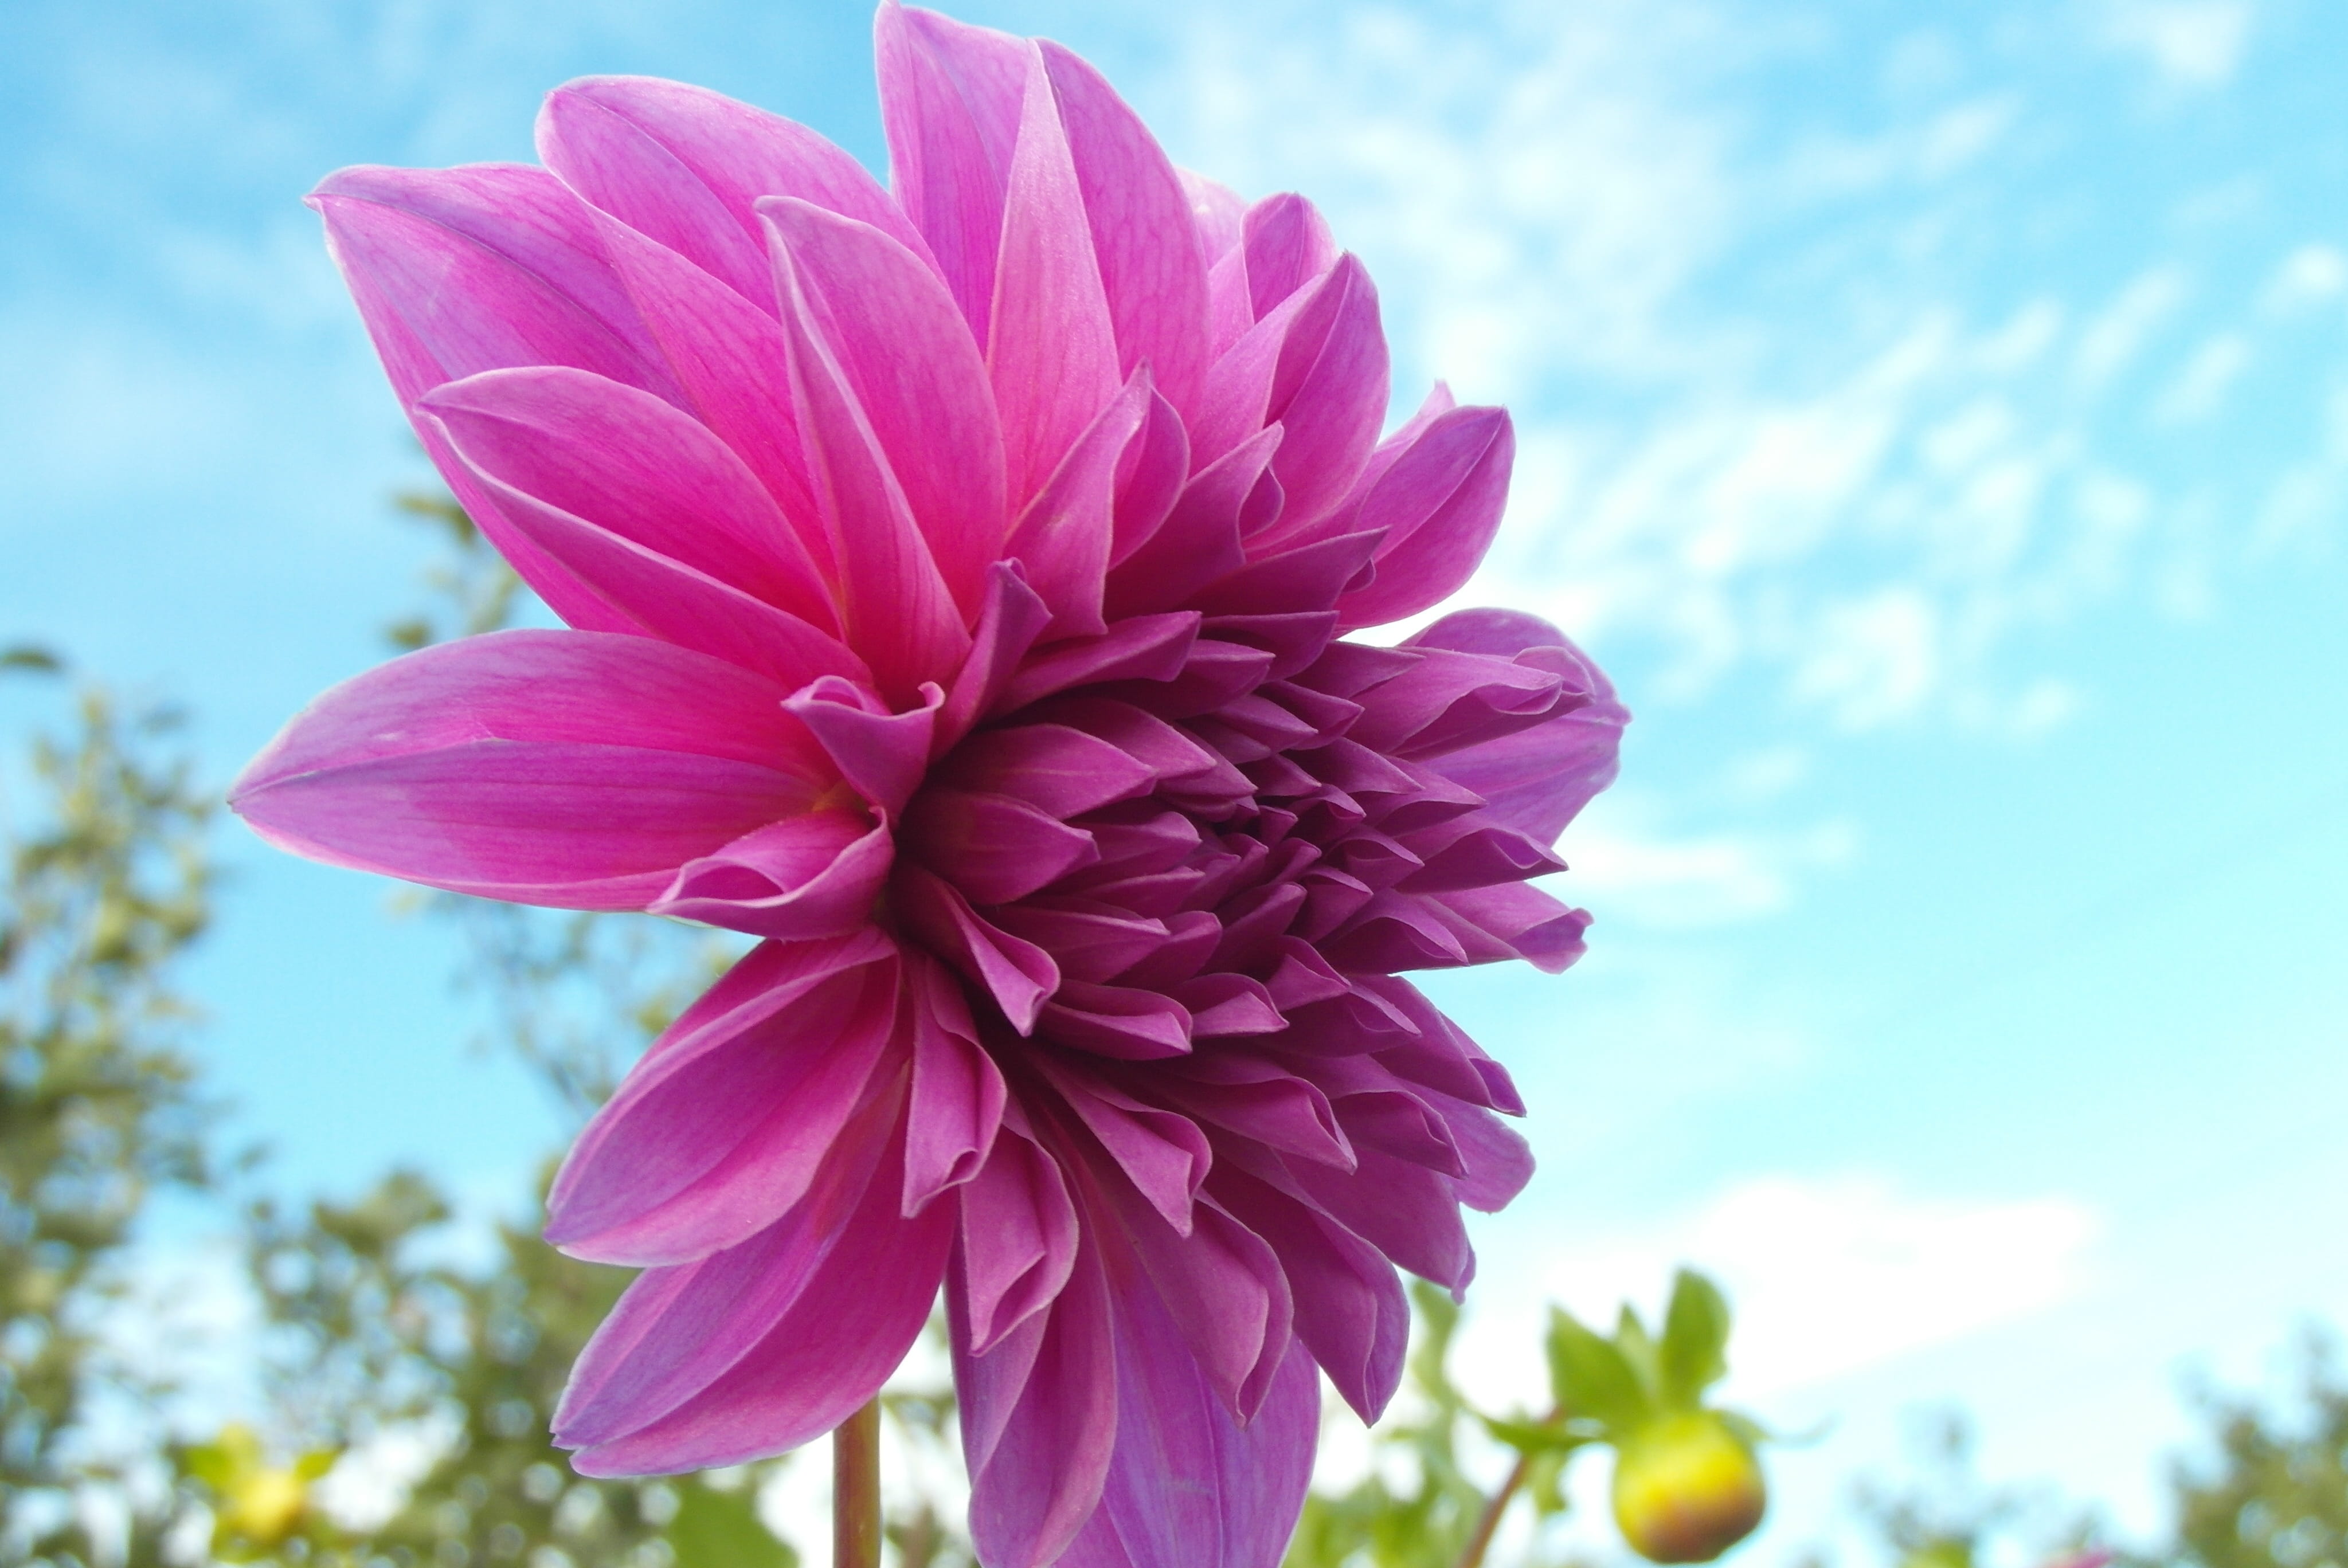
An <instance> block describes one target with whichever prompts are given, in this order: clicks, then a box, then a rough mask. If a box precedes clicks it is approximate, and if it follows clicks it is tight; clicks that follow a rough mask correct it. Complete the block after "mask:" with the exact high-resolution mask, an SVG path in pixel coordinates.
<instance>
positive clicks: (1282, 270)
mask: <svg viewBox="0 0 2348 1568" xmlns="http://www.w3.org/2000/svg"><path fill="white" fill-rule="evenodd" d="M1243 233H1244V239H1243V241H1242V244H1243V250H1244V252H1245V255H1246V258H1247V280H1248V294H1249V303H1250V305H1251V308H1252V309H1253V312H1254V315H1255V319H1256V320H1258V321H1262V319H1263V318H1264V317H1266V316H1268V315H1270V314H1272V312H1273V311H1275V310H1277V309H1278V308H1279V307H1280V304H1281V302H1282V301H1284V300H1286V299H1288V298H1289V297H1290V296H1291V295H1292V294H1294V293H1295V292H1296V291H1297V290H1299V289H1301V288H1303V286H1304V285H1305V284H1306V283H1308V282H1312V281H1313V279H1315V278H1317V277H1319V276H1320V275H1321V274H1322V273H1323V272H1327V271H1328V270H1329V268H1330V266H1331V265H1332V264H1333V263H1334V262H1335V261H1336V260H1337V242H1336V241H1334V240H1333V239H1331V238H1330V237H1329V225H1328V223H1327V222H1326V221H1324V220H1323V218H1322V216H1321V214H1320V211H1319V210H1317V209H1315V208H1314V207H1313V203H1311V202H1310V201H1307V200H1304V198H1303V197H1302V196H1298V195H1296V194H1295V193H1294V192H1292V191H1287V192H1282V194H1280V195H1278V196H1267V197H1265V198H1264V199H1263V200H1261V201H1259V202H1257V203H1256V204H1255V205H1254V206H1252V207H1251V208H1249V209H1248V210H1247V216H1246V219H1245V222H1244V229H1243Z"/></svg>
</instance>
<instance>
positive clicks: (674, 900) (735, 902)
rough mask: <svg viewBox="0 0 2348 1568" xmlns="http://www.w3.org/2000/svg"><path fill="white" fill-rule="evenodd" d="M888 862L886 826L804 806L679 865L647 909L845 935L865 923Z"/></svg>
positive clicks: (797, 936) (730, 923) (774, 931)
mask: <svg viewBox="0 0 2348 1568" xmlns="http://www.w3.org/2000/svg"><path fill="white" fill-rule="evenodd" d="M892 860H893V856H892V854H891V844H890V840H889V830H888V829H887V828H885V827H875V826H874V825H871V824H870V823H869V822H867V821H866V820H865V819H864V817H863V816H862V815H861V814H860V813H854V812H845V811H811V812H808V813H806V814H805V815H799V816H791V817H785V818H784V819H783V820H782V821H780V822H777V823H770V824H768V825H767V826H765V827H762V828H759V829H757V830H756V831H755V832H752V833H747V834H745V835H742V836H741V837H740V838H737V839H736V840H735V841H734V842H733V843H731V844H729V845H726V847H725V848H723V849H720V850H718V851H717V852H716V854H714V855H706V856H703V857H702V858H700V859H699V860H695V861H693V862H692V863H690V864H689V865H687V866H685V867H684V868H683V869H682V870H680V871H679V872H678V873H677V874H676V880H675V883H673V884H671V885H670V886H669V888H668V890H667V891H666V892H664V893H663V894H662V895H661V897H660V898H659V900H658V901H657V902H656V903H654V904H653V905H652V906H651V912H652V913H653V914H655V915H666V916H669V917H673V918H675V919H679V920H699V921H702V922H704V923H705V924H707V925H711V926H720V927H725V928H726V929H727V930H730V931H743V932H747V933H748V934H749V935H751V936H754V937H770V938H778V939H779V940H783V941H790V942H803V941H810V940H813V939H815V938H821V937H839V936H845V935H847V934H848V933H849V932H850V931H854V930H858V929H860V928H861V927H864V926H867V925H869V924H870V922H871V919H872V904H873V900H874V899H876V898H877V897H880V887H881V884H883V883H884V882H886V881H887V880H888V879H889V867H890V866H891V863H892Z"/></svg>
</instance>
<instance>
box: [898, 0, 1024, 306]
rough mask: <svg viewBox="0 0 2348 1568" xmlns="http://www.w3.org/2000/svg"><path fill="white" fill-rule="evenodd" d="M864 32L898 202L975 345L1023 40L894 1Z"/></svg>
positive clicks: (1015, 124)
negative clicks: (875, 75) (876, 73)
mask: <svg viewBox="0 0 2348 1568" xmlns="http://www.w3.org/2000/svg"><path fill="white" fill-rule="evenodd" d="M872 32H873V46H874V55H875V63H876V65H877V67H878V69H879V72H880V120H881V125H882V128H884V129H885V130H886V131H887V133H888V137H889V165H890V175H891V181H892V182H893V184H894V187H895V195H896V200H897V204H898V205H899V206H900V207H901V208H902V209H903V210H905V212H906V213H907V214H908V215H909V216H911V219H912V220H913V224H914V226H915V227H916V228H918V229H919V230H920V231H922V238H923V239H924V240H926V241H928V242H929V247H930V251H931V253H932V255H934V256H935V257H936V258H937V261H938V270H939V271H940V272H942V273H943V274H944V276H945V280H946V286H947V287H948V288H949V289H951V290H952V291H953V297H954V300H955V302H957V303H958V304H960V305H961V307H962V313H963V317H964V318H965V319H966V320H968V321H969V323H970V330H971V333H972V334H973V336H975V337H976V338H978V339H979V341H981V342H982V343H983V342H984V341H985V340H986V335H987V323H988V312H989V308H990V303H991V302H992V301H993V300H994V263H995V253H996V249H997V247H998V246H999V245H1000V243H1001V241H1002V236H1003V193H1004V187H1005V186H1006V185H1007V184H1008V183H1009V180H1010V171H1011V162H1012V156H1013V149H1014V147H1015V146H1016V144H1017V142H1018V138H1019V116H1020V104H1021V100H1022V99H1023V97H1025V90H1026V82H1027V74H1028V69H1029V65H1028V58H1029V52H1030V51H1029V46H1027V44H1025V42H1024V41H1023V40H1021V39H1018V38H1014V37H1011V36H1008V35H1007V34H1003V33H997V32H994V31H992V30H990V29H988V28H984V27H973V26H969V25H967V24H965V23H961V22H955V21H953V20H950V19H949V18H947V17H944V16H941V15H938V14H937V13H936V12H934V11H921V10H916V9H914V8H912V7H911V6H906V5H898V4H897V3H896V0H883V4H882V5H881V6H880V14H879V15H877V16H875V17H874V18H873V23H872Z"/></svg>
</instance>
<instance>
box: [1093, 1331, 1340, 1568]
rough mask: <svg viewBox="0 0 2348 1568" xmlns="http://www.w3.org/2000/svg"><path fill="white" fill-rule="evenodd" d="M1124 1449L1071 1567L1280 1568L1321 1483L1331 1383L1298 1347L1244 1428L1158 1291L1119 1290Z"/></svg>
mask: <svg viewBox="0 0 2348 1568" xmlns="http://www.w3.org/2000/svg"><path fill="white" fill-rule="evenodd" d="M1115 1311H1116V1328H1115V1345H1116V1364H1117V1443H1116V1448H1115V1450H1114V1451H1113V1453H1112V1455H1111V1458H1110V1460H1109V1468H1108V1473H1107V1476H1106V1478H1104V1481H1103V1485H1102V1490H1101V1501H1100V1507H1099V1509H1098V1511H1097V1512H1095V1513H1094V1515H1093V1516H1092V1518H1091V1519H1090V1520H1089V1521H1087V1522H1086V1525H1085V1528H1084V1530H1083V1532H1082V1533H1080V1534H1079V1535H1078V1536H1077V1537H1076V1541H1075V1542H1074V1543H1073V1544H1072V1545H1071V1546H1070V1547H1069V1549H1068V1553H1067V1554H1066V1556H1064V1557H1062V1558H1061V1559H1060V1563H1062V1564H1063V1565H1064V1568H1276V1565H1277V1564H1278V1563H1280V1561H1281V1556H1282V1553H1283V1552H1284V1551H1285V1550H1286V1548H1287V1546H1288V1539H1289V1536H1290V1535H1291V1534H1292V1532H1294V1531H1295V1528H1296V1519H1297V1515H1298V1513H1299V1512H1301V1511H1302V1509H1303V1506H1304V1491H1305V1486H1306V1483H1307V1482H1309V1481H1311V1479H1312V1471H1313V1447H1314V1443H1315V1440H1316V1438H1317V1436H1318V1433H1319V1428H1320V1413H1321V1388H1320V1378H1319V1377H1318V1375H1317V1374H1316V1373H1315V1371H1314V1370H1313V1359H1312V1358H1311V1357H1310V1356H1309V1355H1308V1354H1306V1352H1305V1350H1304V1349H1303V1347H1302V1346H1301V1345H1293V1344H1292V1345H1290V1346H1289V1347H1288V1348H1287V1353H1286V1355H1285V1357H1284V1358H1283V1359H1282V1360H1281V1361H1280V1363H1279V1364H1278V1368H1277V1370H1276V1372H1275V1373H1274V1374H1273V1375H1272V1377H1270V1378H1268V1380H1267V1381H1268V1389H1267V1394H1266V1397H1265V1398H1264V1399H1263V1401H1262V1408H1261V1409H1258V1410H1257V1411H1256V1413H1255V1417H1254V1419H1252V1420H1251V1421H1250V1422H1248V1423H1247V1424H1246V1425H1245V1426H1241V1425H1240V1424H1239V1423H1238V1422H1236V1421H1234V1420H1233V1419H1231V1415H1230V1414H1229V1413H1228V1411H1226V1410H1225V1409H1223V1407H1222V1405H1221V1403H1220V1400H1219V1399H1218V1398H1217V1397H1216V1394H1215V1392H1214V1390H1213V1389H1212V1388H1211V1386H1210V1383H1209V1381H1208V1379H1207V1378H1205V1377H1204V1376H1202V1375H1201V1372H1200V1368H1199V1367H1198V1364H1197V1363H1196V1362H1195V1361H1194V1360H1192V1359H1191V1358H1190V1357H1189V1354H1188V1353H1187V1348H1186V1346H1185V1344H1184V1342H1183V1340H1182V1338H1181V1337H1180V1335H1179V1332H1178V1331H1177V1330H1176V1329H1175V1327H1174V1325H1173V1322H1172V1318H1171V1315H1170V1314H1169V1311H1168V1309H1167V1307H1166V1306H1165V1304H1163V1303H1162V1302H1161V1301H1159V1300H1158V1299H1157V1298H1156V1297H1155V1296H1154V1293H1153V1292H1151V1291H1150V1290H1149V1288H1148V1286H1146V1285H1139V1286H1133V1287H1129V1288H1125V1289H1121V1290H1119V1291H1118V1292H1117V1296H1116V1303H1115Z"/></svg>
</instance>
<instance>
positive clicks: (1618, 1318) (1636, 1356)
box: [1614, 1301, 1663, 1400]
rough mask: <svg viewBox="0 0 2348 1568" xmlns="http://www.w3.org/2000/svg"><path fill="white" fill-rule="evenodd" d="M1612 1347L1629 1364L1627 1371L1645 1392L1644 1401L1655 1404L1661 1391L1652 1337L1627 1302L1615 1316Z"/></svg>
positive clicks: (1660, 1362)
mask: <svg viewBox="0 0 2348 1568" xmlns="http://www.w3.org/2000/svg"><path fill="white" fill-rule="evenodd" d="M1614 1345H1615V1348H1617V1349H1619V1350H1621V1351H1622V1358H1623V1359H1624V1360H1625V1361H1628V1362H1630V1363H1631V1370H1632V1372H1633V1373H1635V1374H1637V1376H1638V1378H1639V1387H1640V1388H1642V1389H1644V1390H1646V1394H1647V1398H1648V1399H1651V1400H1659V1399H1660V1397H1661V1395H1662V1391H1663V1360H1662V1358H1661V1355H1660V1353H1659V1352H1658V1350H1657V1348H1656V1346H1655V1337H1654V1336H1653V1335H1652V1334H1650V1333H1648V1332H1647V1326H1646V1324H1645V1323H1644V1322H1643V1321H1642V1320H1641V1318H1640V1317H1639V1314H1638V1312H1637V1310H1636V1309H1635V1308H1633V1307H1632V1306H1631V1304H1630V1303H1629V1302H1627V1301H1626V1302H1624V1303H1623V1304H1622V1311H1621V1312H1619V1313H1617V1314H1616V1315H1615V1318H1614Z"/></svg>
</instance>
